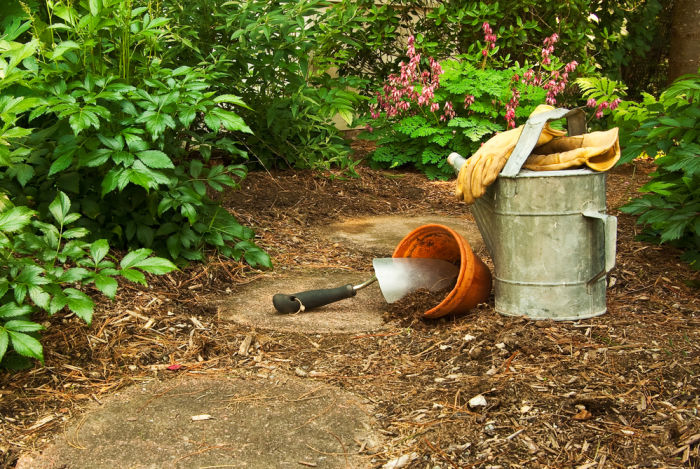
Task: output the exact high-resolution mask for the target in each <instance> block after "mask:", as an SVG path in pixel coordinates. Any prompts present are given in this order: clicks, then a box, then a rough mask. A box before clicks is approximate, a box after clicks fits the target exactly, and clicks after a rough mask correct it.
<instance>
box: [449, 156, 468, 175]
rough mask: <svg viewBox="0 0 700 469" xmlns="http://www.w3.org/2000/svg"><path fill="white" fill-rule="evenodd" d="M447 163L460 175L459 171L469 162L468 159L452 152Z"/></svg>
mask: <svg viewBox="0 0 700 469" xmlns="http://www.w3.org/2000/svg"><path fill="white" fill-rule="evenodd" d="M447 162H448V163H449V164H450V166H452V168H453V169H454V170H455V174H459V170H460V169H462V166H464V164H465V163H466V162H467V159H466V158H464V157H463V156H462V155H460V154H459V153H455V152H452V153H450V155H449V156H448V157H447Z"/></svg>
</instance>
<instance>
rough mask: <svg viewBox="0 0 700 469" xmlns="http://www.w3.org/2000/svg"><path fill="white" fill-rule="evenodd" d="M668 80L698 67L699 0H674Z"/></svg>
mask: <svg viewBox="0 0 700 469" xmlns="http://www.w3.org/2000/svg"><path fill="white" fill-rule="evenodd" d="M668 65H669V67H668V68H669V69H668V81H669V83H671V82H672V81H673V80H675V79H676V78H678V77H679V76H681V75H685V74H686V73H697V71H698V67H700V0H675V2H674V6H673V24H672V26H671V51H670V56H669V64H668Z"/></svg>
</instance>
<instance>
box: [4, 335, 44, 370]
mask: <svg viewBox="0 0 700 469" xmlns="http://www.w3.org/2000/svg"><path fill="white" fill-rule="evenodd" d="M7 332H8V334H10V342H12V347H13V348H14V349H15V352H17V353H19V354H20V355H22V356H24V357H31V358H36V359H37V360H39V361H40V362H41V363H44V354H43V353H42V347H41V343H40V342H39V341H38V340H36V339H35V338H34V337H32V336H30V335H27V334H25V333H23V332H15V331H7Z"/></svg>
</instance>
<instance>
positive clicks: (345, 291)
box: [272, 284, 357, 314]
mask: <svg viewBox="0 0 700 469" xmlns="http://www.w3.org/2000/svg"><path fill="white" fill-rule="evenodd" d="M356 293H357V291H356V290H355V289H354V288H353V286H352V285H350V284H348V285H343V286H342V287H336V288H325V289H321V290H308V291H303V292H299V293H294V294H293V295H286V294H284V293H278V294H276V295H275V296H273V297H272V304H273V305H274V306H275V309H276V310H277V312H279V313H282V314H290V313H298V312H300V311H308V310H310V309H313V308H318V307H319V306H324V305H327V304H329V303H334V302H336V301H339V300H344V299H345V298H351V297H353V296H355V294H356Z"/></svg>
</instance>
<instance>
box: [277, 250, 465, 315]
mask: <svg viewBox="0 0 700 469" xmlns="http://www.w3.org/2000/svg"><path fill="white" fill-rule="evenodd" d="M372 265H373V267H374V276H373V277H372V278H370V279H369V280H367V281H366V282H363V283H360V284H359V285H352V284H348V285H343V286H342V287H336V288H326V289H320V290H308V291H303V292H299V293H294V294H293V295H286V294H283V293H278V294H276V295H275V296H273V297H272V304H273V305H274V306H275V309H276V310H277V311H278V312H280V313H285V314H288V313H299V312H302V311H308V310H310V309H313V308H318V307H319V306H323V305H327V304H329V303H333V302H335V301H339V300H344V299H345V298H351V297H353V296H355V295H356V294H357V291H358V290H361V289H363V288H365V287H367V286H369V285H371V284H373V283H374V282H375V281H378V282H379V289H380V290H381V292H382V295H383V296H384V299H385V300H386V301H387V303H394V302H396V301H398V300H400V299H401V298H403V297H404V296H406V295H407V294H409V293H411V292H413V291H416V290H419V289H427V290H430V291H440V290H445V289H447V288H450V287H452V286H453V285H454V283H455V279H456V278H457V274H459V266H456V265H454V264H452V263H451V262H448V261H445V260H442V259H430V258H418V257H388V258H377V259H374V260H373V261H372Z"/></svg>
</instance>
